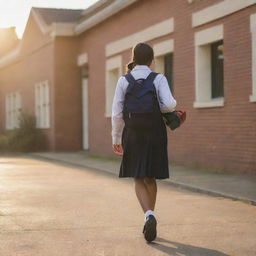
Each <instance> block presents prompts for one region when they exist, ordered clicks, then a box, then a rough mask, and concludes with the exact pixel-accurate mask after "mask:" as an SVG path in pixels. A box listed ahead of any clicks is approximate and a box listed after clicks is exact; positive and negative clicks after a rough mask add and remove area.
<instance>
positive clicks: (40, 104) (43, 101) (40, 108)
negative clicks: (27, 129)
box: [35, 81, 50, 128]
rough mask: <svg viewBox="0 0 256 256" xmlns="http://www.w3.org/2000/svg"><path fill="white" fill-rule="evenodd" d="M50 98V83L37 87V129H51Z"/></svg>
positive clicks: (41, 83)
mask: <svg viewBox="0 0 256 256" xmlns="http://www.w3.org/2000/svg"><path fill="white" fill-rule="evenodd" d="M49 99H50V97H49V84H48V81H44V82H40V83H38V84H36V85H35V114H36V127H37V128H49V127H50V100H49Z"/></svg>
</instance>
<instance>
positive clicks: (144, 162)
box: [119, 115, 169, 179]
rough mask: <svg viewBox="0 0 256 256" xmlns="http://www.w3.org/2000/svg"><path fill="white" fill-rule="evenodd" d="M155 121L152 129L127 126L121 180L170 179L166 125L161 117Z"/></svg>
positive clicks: (124, 132)
mask: <svg viewBox="0 0 256 256" xmlns="http://www.w3.org/2000/svg"><path fill="white" fill-rule="evenodd" d="M154 120H155V121H154V125H153V126H152V127H151V128H150V129H134V128H130V127H128V126H127V125H125V127H124V129H123V133H122V147H123V151H124V154H123V157H122V162H121V166H120V172H119V178H125V177H151V178H155V179H167V178H169V165H168V152H167V131H166V125H165V123H164V121H163V119H162V117H161V115H159V117H158V119H157V120H156V119H154Z"/></svg>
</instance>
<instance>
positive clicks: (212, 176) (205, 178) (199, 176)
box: [30, 151, 256, 205]
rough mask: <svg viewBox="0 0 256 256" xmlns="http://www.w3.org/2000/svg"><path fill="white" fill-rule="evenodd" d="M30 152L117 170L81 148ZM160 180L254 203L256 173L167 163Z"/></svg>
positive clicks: (116, 164) (110, 162)
mask: <svg viewBox="0 0 256 256" xmlns="http://www.w3.org/2000/svg"><path fill="white" fill-rule="evenodd" d="M30 155H31V156H33V157H40V158H45V159H50V160H57V161H61V162H65V163H71V164H75V165H77V166H83V167H90V168H93V169H95V170H101V171H106V172H110V173H113V174H115V175H118V174H119V167H120V161H118V160H116V159H109V158H102V157H95V156H90V155H88V154H87V153H85V152H84V151H79V152H70V153H66V152H65V153H60V152H40V153H33V154H30ZM161 182H168V183H169V184H172V185H174V186H179V187H182V188H186V189H190V190H192V191H197V192H201V193H206V194H210V195H214V196H223V197H227V198H231V199H234V200H240V201H244V202H246V203H250V204H253V205H256V176H249V175H235V174H223V173H217V172H213V171H209V170H208V171H203V170H197V169H193V168H187V167H184V166H173V165H172V166H170V178H169V179H165V180H163V181H161Z"/></svg>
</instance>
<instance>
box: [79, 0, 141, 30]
mask: <svg viewBox="0 0 256 256" xmlns="http://www.w3.org/2000/svg"><path fill="white" fill-rule="evenodd" d="M137 1H138V0H116V1H115V2H113V3H112V4H110V5H109V6H107V7H106V8H104V9H103V10H101V11H99V12H97V13H96V14H95V15H93V16H91V17H89V18H88V19H86V20H85V21H82V22H81V23H78V24H77V25H76V26H75V34H76V35H79V34H81V33H83V32H84V31H86V30H88V29H90V28H92V27H94V26H96V25H97V24H99V23H101V22H102V21H104V20H106V19H107V18H109V17H111V16H112V15H114V14H116V13H118V12H119V11H121V10H123V9H125V8H126V7H128V6H129V5H131V4H133V3H135V2H137Z"/></svg>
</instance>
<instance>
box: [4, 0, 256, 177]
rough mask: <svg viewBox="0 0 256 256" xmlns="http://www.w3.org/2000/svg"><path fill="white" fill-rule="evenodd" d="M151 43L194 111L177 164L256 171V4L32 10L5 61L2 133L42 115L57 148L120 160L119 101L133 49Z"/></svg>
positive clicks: (132, 3)
mask: <svg viewBox="0 0 256 256" xmlns="http://www.w3.org/2000/svg"><path fill="white" fill-rule="evenodd" d="M137 42H147V43H149V44H150V45H151V46H152V47H153V48H154V52H155V60H154V63H153V65H152V66H151V68H152V69H153V70H155V71H157V72H162V73H164V74H165V75H166V77H167V79H168V81H169V83H170V87H171V90H172V92H173V95H174V97H175V99H176V100H177V104H178V105H177V109H183V110H186V111H187V115H188V116H187V120H186V122H185V123H184V125H183V126H182V127H181V128H179V129H177V130H175V131H170V132H168V136H169V156H170V162H172V163H176V164H182V165H186V166H191V167H202V168H213V169H219V170H225V171H236V172H238V173H251V174H256V111H255V110H256V0H232V1H231V0H173V1H169V0H158V1H156V0H122V1H120V0H100V1H98V2H97V3H95V4H94V5H92V6H91V7H89V8H88V9H86V10H62V9H43V8H32V10H31V13H30V17H29V20H28V23H27V26H26V29H25V33H24V35H23V38H22V40H21V42H20V43H19V45H18V46H17V47H16V48H15V49H14V50H12V51H10V52H8V53H7V54H5V55H4V56H2V57H1V58H0V130H1V131H4V130H5V129H13V128H14V127H16V126H17V125H18V122H17V114H18V113H19V111H21V110H22V111H24V112H29V113H34V114H36V117H37V126H38V127H39V128H41V129H44V131H45V132H46V134H47V136H48V140H49V150H52V151H73V150H82V149H86V150H87V149H88V150H89V151H90V152H91V153H92V154H97V155H101V156H112V155H113V153H112V149H111V105H112V99H113V95H114V91H115V86H116V81H117V79H118V77H119V76H120V75H121V74H123V73H124V72H125V64H126V63H127V62H128V61H129V60H130V55H131V48H132V46H133V45H134V44H136V43H137Z"/></svg>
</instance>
